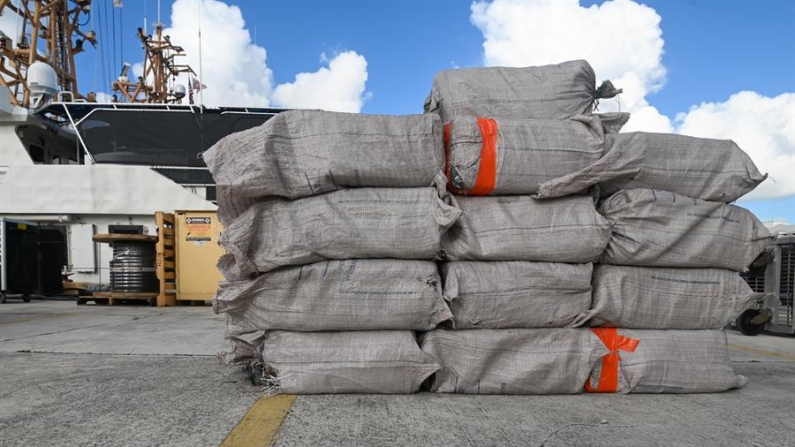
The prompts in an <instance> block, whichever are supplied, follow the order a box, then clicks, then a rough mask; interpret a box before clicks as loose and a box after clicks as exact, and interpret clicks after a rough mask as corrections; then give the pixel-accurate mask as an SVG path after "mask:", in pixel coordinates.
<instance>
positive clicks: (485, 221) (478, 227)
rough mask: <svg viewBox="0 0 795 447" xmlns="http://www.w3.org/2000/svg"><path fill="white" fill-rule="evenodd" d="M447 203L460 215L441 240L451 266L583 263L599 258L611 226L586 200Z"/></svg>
mask: <svg viewBox="0 0 795 447" xmlns="http://www.w3.org/2000/svg"><path fill="white" fill-rule="evenodd" d="M448 200H450V201H451V203H453V205H454V206H456V207H457V208H460V209H461V210H462V211H463V215H462V216H461V217H460V218H459V219H458V221H457V222H456V223H455V225H453V227H452V228H450V230H449V231H448V232H447V233H445V235H444V237H443V240H442V248H443V250H444V254H445V256H446V257H447V259H449V260H453V261H461V260H478V261H537V262H568V263H585V262H591V261H593V260H595V259H597V258H598V257H599V256H600V255H601V254H602V252H603V251H604V249H605V246H607V241H608V239H609V238H610V224H609V222H608V221H607V220H606V219H605V218H603V217H602V216H600V215H599V213H597V212H596V209H595V208H594V205H593V200H592V199H591V198H590V197H587V196H573V197H563V198H560V199H556V200H535V199H533V198H532V197H530V196H503V197H464V196H450V197H449V198H448Z"/></svg>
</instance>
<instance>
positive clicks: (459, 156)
mask: <svg viewBox="0 0 795 447" xmlns="http://www.w3.org/2000/svg"><path fill="white" fill-rule="evenodd" d="M623 115H624V116H625V118H626V119H628V118H629V115H628V114H623ZM490 120H491V122H492V124H491V126H489V127H486V128H485V131H484V127H483V126H484V121H483V119H482V118H476V117H467V116H461V117H454V118H453V119H452V120H451V121H450V124H449V131H448V133H449V145H448V177H449V180H450V183H451V185H452V186H453V188H454V191H456V192H458V193H461V194H473V195H486V194H490V195H507V194H532V193H535V192H536V191H538V185H539V184H540V183H543V182H546V181H548V180H552V179H554V178H557V177H560V176H563V175H566V174H570V173H572V172H576V171H578V170H580V169H582V168H584V167H586V166H588V165H590V164H591V163H594V162H596V161H597V160H599V158H600V157H601V156H602V151H603V149H604V139H605V133H606V132H607V129H606V128H605V125H604V124H603V123H602V118H601V117H600V115H577V116H574V117H572V118H571V119H570V120H565V121H562V120H527V119H510V118H490ZM492 128H493V130H492ZM489 131H492V132H496V136H491V134H490V133H489ZM492 143H496V144H492ZM492 166H493V168H492ZM476 182H481V183H482V182H488V185H489V187H490V188H489V190H488V192H485V193H484V192H479V191H478V190H477V189H474V190H473V188H475V187H476Z"/></svg>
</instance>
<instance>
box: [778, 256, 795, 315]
mask: <svg viewBox="0 0 795 447" xmlns="http://www.w3.org/2000/svg"><path fill="white" fill-rule="evenodd" d="M779 247H780V248H781V273H780V275H781V276H780V279H779V295H778V296H779V299H780V300H781V308H780V313H779V322H780V324H786V325H792V323H793V303H794V302H795V244H783V245H780V246H779Z"/></svg>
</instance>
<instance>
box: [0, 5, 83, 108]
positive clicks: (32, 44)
mask: <svg viewBox="0 0 795 447" xmlns="http://www.w3.org/2000/svg"><path fill="white" fill-rule="evenodd" d="M90 11H91V0H20V1H17V2H16V4H14V3H13V2H12V1H11V0H0V14H9V13H11V14H16V15H17V16H18V17H19V20H20V22H21V30H22V33H21V36H15V37H16V38H17V39H18V40H17V41H16V42H14V41H13V40H12V38H11V37H9V36H5V35H0V86H4V87H7V88H8V89H9V90H10V92H11V95H10V96H11V97H10V100H11V104H13V105H16V106H21V107H29V106H30V104H31V91H30V88H29V86H28V81H27V73H28V69H29V68H30V66H31V65H33V64H34V63H36V62H44V63H46V64H47V65H49V66H50V67H52V68H53V69H54V70H55V73H56V75H57V79H58V87H59V88H60V90H61V91H64V92H71V93H72V94H73V95H74V97H75V98H79V97H80V93H79V91H78V87H77V68H76V67H75V55H76V54H78V53H81V52H82V51H83V50H84V49H83V44H84V43H85V42H89V43H90V44H91V45H94V46H96V44H97V39H96V33H95V32H94V31H89V32H86V33H84V32H83V31H81V30H80V26H81V24H83V23H87V20H86V21H81V20H82V16H83V15H86V16H87V15H88V14H90ZM0 34H1V33H0ZM28 35H29V36H30V37H28ZM73 38H75V40H74V41H73V40H72V39H73ZM14 43H16V45H14Z"/></svg>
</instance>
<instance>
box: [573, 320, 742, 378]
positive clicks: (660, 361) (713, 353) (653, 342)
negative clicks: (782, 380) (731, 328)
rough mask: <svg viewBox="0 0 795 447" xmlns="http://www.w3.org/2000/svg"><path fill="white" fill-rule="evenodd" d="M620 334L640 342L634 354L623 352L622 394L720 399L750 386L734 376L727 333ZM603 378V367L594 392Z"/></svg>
mask: <svg viewBox="0 0 795 447" xmlns="http://www.w3.org/2000/svg"><path fill="white" fill-rule="evenodd" d="M618 334H619V335H620V336H623V337H628V338H630V339H635V340H638V345H637V347H636V348H635V350H634V352H629V351H624V350H618V355H619V359H620V360H619V377H618V390H617V392H618V393H622V394H623V393H718V392H722V391H726V390H729V389H732V388H742V387H743V386H745V384H746V382H747V381H748V378H747V377H745V376H742V375H737V374H735V373H734V370H733V369H732V367H731V364H730V359H729V347H728V343H727V339H726V333H725V332H723V331H719V330H701V331H684V330H667V331H665V330H642V329H618ZM601 373H602V363H601V362H599V363H597V364H596V367H595V368H594V370H593V372H592V373H591V377H590V378H589V380H590V384H591V386H594V387H595V386H596V384H597V383H598V382H599V380H600V375H601Z"/></svg>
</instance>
